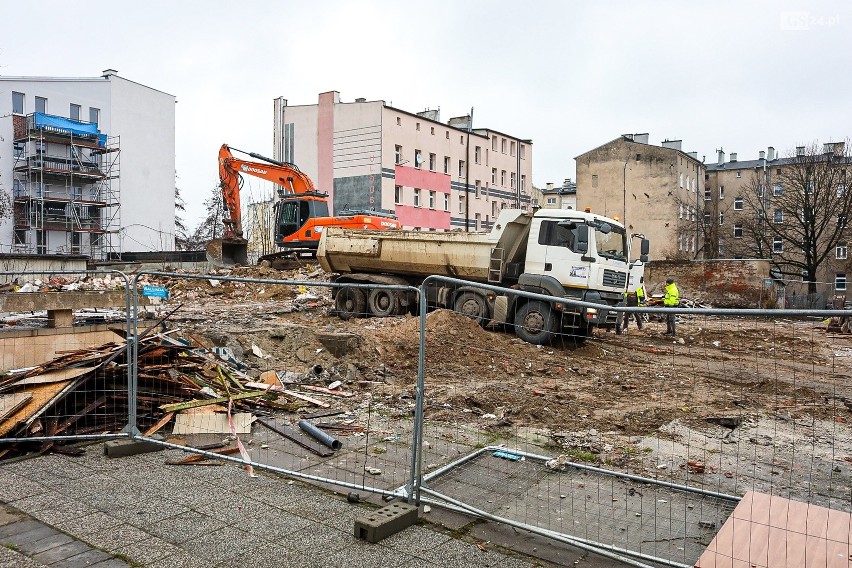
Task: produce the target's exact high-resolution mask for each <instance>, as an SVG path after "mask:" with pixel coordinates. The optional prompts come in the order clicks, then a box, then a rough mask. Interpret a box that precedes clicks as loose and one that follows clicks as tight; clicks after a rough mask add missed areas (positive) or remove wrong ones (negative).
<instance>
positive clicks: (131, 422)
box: [123, 274, 140, 438]
mask: <svg viewBox="0 0 852 568" xmlns="http://www.w3.org/2000/svg"><path fill="white" fill-rule="evenodd" d="M138 289H139V274H137V275H136V276H134V278H133V290H132V292H131V293H130V294H131V296H130V297H129V300H130V299H132V302H130V301H129V302H128V306H131V305H132V311H131V310H130V309H128V313H127V317H128V321H129V319H130V318H132V319H133V321H132V323H128V326H127V426H125V427H124V430H123V431H124V432H125V433H127V434H128V435H129V436H130V437H131V438H134V437H136V436H139V435H140V432H139V428H138V427H137V418H136V395H137V390H138V389H137V384H138V375H137V373H138V363H139V362H138V354H139V319H138V315H139V294H138Z"/></svg>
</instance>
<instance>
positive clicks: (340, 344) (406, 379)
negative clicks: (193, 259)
mask: <svg viewBox="0 0 852 568" xmlns="http://www.w3.org/2000/svg"><path fill="white" fill-rule="evenodd" d="M245 272H246V276H245V277H243V276H240V272H239V271H236V272H232V273H231V274H230V275H229V276H216V275H186V274H177V273H159V272H150V273H140V274H138V275H137V276H136V282H137V285H138V286H144V284H145V283H148V285H156V286H160V287H162V288H165V289H166V290H167V292H168V299H166V300H164V302H163V304H162V307H161V311H160V313H159V314H158V315H157V316H156V317H154V318H153V321H161V322H162V325H161V327H160V329H157V330H156V331H154V332H153V333H151V334H149V335H148V336H147V337H146V336H144V335H143V334H142V332H141V330H142V328H143V327H144V324H143V323H142V320H140V322H139V323H138V324H137V329H138V330H140V331H139V342H138V355H137V357H136V361H137V365H136V368H135V369H134V370H133V373H132V374H133V377H134V379H133V380H134V381H135V382H136V383H137V384H138V389H137V391H138V404H137V408H138V414H137V416H136V417H135V422H136V424H137V425H138V434H139V435H140V437H141V438H142V439H146V440H150V441H153V442H155V443H160V444H163V445H168V446H170V447H177V445H176V444H186V446H185V449H186V450H187V451H188V452H194V453H196V454H198V455H199V456H202V455H203V456H208V457H219V458H221V459H224V460H230V461H232V462H237V463H242V464H244V465H250V466H252V467H262V468H265V469H268V470H271V471H276V472H279V473H285V474H288V475H291V476H294V477H298V478H302V479H306V480H310V481H313V482H318V483H323V484H329V485H331V486H334V487H336V488H338V489H341V488H342V489H346V490H354V491H366V492H374V493H382V494H387V495H392V494H404V493H405V489H404V488H405V487H406V486H408V485H409V483H410V478H411V460H412V451H411V437H412V431H413V424H414V421H413V415H412V413H411V411H410V409H412V408H413V407H414V396H415V393H414V383H415V378H416V370H417V366H416V353H417V341H416V336H417V333H418V330H417V327H416V321H415V320H414V319H413V318H412V317H411V315H410V314H409V315H407V316H406V315H404V314H401V313H400V314H397V315H395V316H394V317H392V318H386V319H375V320H365V319H363V318H364V317H365V316H366V315H367V314H366V303H365V302H362V301H360V300H361V299H363V300H365V301H366V298H367V297H369V296H371V293H372V295H377V294H380V293H390V292H393V291H398V290H399V289H400V287H399V286H397V287H393V286H366V285H363V286H361V285H358V286H356V289H357V290H358V291H359V292H358V294H354V297H356V299H358V300H359V301H357V302H355V303H354V304H353V303H351V302H350V303H349V304H346V303H345V302H344V301H343V299H341V300H340V302H341V304H340V306H338V307H346V306H348V307H346V309H347V310H348V312H347V313H346V318H347V319H340V318H338V317H336V315H335V313H336V312H337V308H336V304H335V299H334V296H336V295H337V294H338V293H342V292H341V287H340V286H337V285H335V284H332V283H328V282H320V281H311V280H275V279H265V278H258V277H257V272H256V270H255V269H246V271H245ZM350 288H351V287H350ZM402 290H403V291H404V292H405V293H406V294H413V295H414V297H416V294H417V289H416V288H412V289H406V288H403V289H402ZM350 292H351V291H350ZM359 312H361V313H359ZM146 321H148V320H146ZM364 328H367V331H368V332H369V333H365V329H364ZM385 328H387V329H385ZM401 329H405V330H407V331H406V333H407V335H408V336H411V337H414V338H415V341H414V344H409V343H406V341H405V339H404V336H400V335H398V332H399V331H400V330H401ZM395 334H397V335H395ZM163 368H166V369H168V370H169V379H170V383H169V385H170V387H169V389H168V390H167V394H168V398H169V400H168V401H158V403H157V404H155V405H148V406H146V404H145V401H146V400H147V399H148V398H150V397H151V394H150V392H149V389H150V388H152V385H154V384H156V385H157V390H158V391H162V390H163V387H162V376H161V375H158V370H159V369H163ZM157 377H159V378H157ZM300 423H301V425H300ZM312 426H313V427H316V428H319V429H320V431H321V432H324V433H326V434H328V435H330V436H332V437H333V438H334V439H335V440H336V441H337V442H338V443H339V444H340V447H339V448H338V447H337V445H336V444H335V443H331V445H333V446H335V447H327V446H324V445H323V444H322V443H321V441H320V439H319V438H321V437H322V436H319V437H318V436H317V435H311V434H309V433H307V430H309V429H311V427H312ZM155 433H156V434H159V435H160V436H161V438H160V439H157V438H156V437H154V435H155ZM162 438H165V439H162ZM216 452H220V454H218V455H217V454H216ZM400 488H402V489H400ZM398 490H399V491H398Z"/></svg>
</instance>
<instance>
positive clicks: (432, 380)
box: [419, 279, 852, 566]
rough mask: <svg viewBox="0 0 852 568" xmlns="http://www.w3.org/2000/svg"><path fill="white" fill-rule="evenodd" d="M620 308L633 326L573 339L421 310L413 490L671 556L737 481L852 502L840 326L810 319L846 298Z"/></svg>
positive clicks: (711, 524) (677, 558)
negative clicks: (782, 305)
mask: <svg viewBox="0 0 852 568" xmlns="http://www.w3.org/2000/svg"><path fill="white" fill-rule="evenodd" d="M438 280H441V279H438ZM447 281H448V282H450V283H453V282H455V281H453V280H452V279H447ZM538 299H539V300H546V298H538ZM551 301H553V300H552V299H551ZM560 301H562V302H564V300H560ZM619 311H622V312H624V313H632V314H635V313H640V314H642V315H643V316H644V317H643V318H642V319H643V325H642V328H643V329H642V330H639V329H638V323H637V322H636V320H635V318H633V319H632V320H631V321H630V322H629V323H630V326H629V328H628V329H627V330H626V331H625V332H623V333H615V332H613V331H605V330H596V331H595V332H594V334H593V336H592V337H590V338H589V339H588V340H587V341H586V342H585V344H584V345H582V346H579V347H577V346H575V345H574V344H573V342H570V341H569V342H563V341H555V342H553V343H551V344H550V345H545V346H534V345H530V344H526V343H523V342H521V341H520V340H519V339H518V338H516V337H514V336H513V334H512V329H511V328H510V326H502V328H501V329H496V330H494V331H488V330H486V329H483V328H482V327H481V326H479V325H477V324H476V323H475V322H473V321H472V320H465V318H464V317H463V316H461V315H460V314H457V313H452V312H449V311H435V312H432V313H430V314H428V316H427V317H426V319H425V321H424V330H425V337H426V343H425V354H424V366H423V385H422V388H423V393H424V396H423V400H424V406H423V416H424V421H423V429H422V443H421V445H420V447H421V449H422V467H423V472H424V477H423V479H422V482H421V485H420V486H419V488H420V490H421V491H420V496H421V497H422V499H424V500H426V501H427V502H435V503H442V504H444V505H445V506H449V507H451V508H455V509H459V510H465V511H468V512H470V513H473V514H476V515H479V516H482V517H485V518H491V519H495V520H499V521H501V522H505V523H508V524H510V525H512V526H518V527H522V528H526V529H529V530H533V531H535V532H538V533H540V534H545V535H548V536H553V537H555V538H557V539H559V540H562V541H564V542H568V543H571V544H574V545H577V546H581V547H591V548H594V549H599V550H603V551H605V552H606V553H607V554H610V555H615V556H618V557H620V558H624V559H628V558H629V559H630V560H629V562H631V563H634V564H639V565H671V566H692V565H693V564H694V563H695V562H696V561H697V560H698V558H699V556H700V555H701V554H702V552H703V551H704V549H705V548H706V547H707V546H708V545H709V544H710V543H711V542H714V546H716V544H715V543H716V541H713V539H714V538H715V537H716V536H717V532H718V531H719V530H720V527H721V526H722V525H723V524H724V523H725V521H726V520H727V519H728V518H729V516H730V515H731V512H732V511H733V510H734V508H735V507H736V506H737V505H738V503H739V502H740V499H741V498H742V496H743V495H746V494H747V493H748V492H750V491H751V492H759V493H761V494H767V495H772V496H774V497H783V498H789V499H791V500H794V501H796V502H800V503H804V507H806V508H807V510H809V511H811V512H816V511H822V509H820V507H825V508H827V509H831V510H832V511H842V512H850V511H852V483H850V477H849V464H848V462H849V461H852V430H850V428H849V426H848V423H849V420H850V418H852V416H850V415H849V407H847V404H846V403H847V400H850V396H852V393H850V388H849V387H850V383H849V379H848V377H849V373H850V370H852V368H850V363H851V362H852V360H850V353H852V347H850V345H852V344H850V338H852V336H849V335H840V334H839V332H834V331H827V326H826V324H825V323H824V321H825V320H828V319H829V318H830V317H831V316H835V317H837V316H840V315H846V316H848V315H850V312H842V311H813V312H796V311H777V310H697V309H677V310H666V309H663V308H654V309H649V308H645V309H620V310H619ZM670 314H677V315H676V318H677V324H676V325H677V335H676V336H675V337H669V336H665V335H664V333H665V331H666V324H665V322H664V321H663V320H664V318H665V317H666V316H668V315H670ZM645 319H648V320H649V321H644V320H645ZM622 320H623V318H622ZM850 406H852V403H850ZM847 458H848V459H847ZM749 502H751V501H749ZM735 530H750V529H749V528H748V526H746V525H743V526H740V527H739V528H738V529H737V527H735ZM780 530H781V531H782V533H783V534H785V535H786V536H787V537H789V541H790V542H793V541H794V540H795V538H796V535H797V532H796V531H797V530H798V529H797V528H793V527H792V526H790V527H788V526H787V525H783V526H782V527H781V528H780ZM722 536H724V535H720V538H722ZM740 537H742V538H744V537H743V535H740ZM740 537H734V538H740ZM753 538H755V539H757V538H758V537H753ZM719 554H720V556H722V557H726V558H727V560H728V561H730V560H731V557H732V556H733V554H734V552H733V551H731V550H730V548H729V549H728V551H727V552H725V551H721V552H720V553H719ZM726 555H727V556H726Z"/></svg>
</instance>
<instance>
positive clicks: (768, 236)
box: [743, 141, 852, 293]
mask: <svg viewBox="0 0 852 568" xmlns="http://www.w3.org/2000/svg"><path fill="white" fill-rule="evenodd" d="M849 152H850V149H849V143H848V141H847V142H846V143H843V142H839V143H830V144H825V145H819V144H818V143H814V144H812V145H810V146H800V147H799V148H797V149H796V152H795V153H793V154H791V155H790V156H789V157H788V158H785V159H784V160H783V161H782V164H781V166H780V172H779V171H776V172H775V175H772V171H771V169H758V170H756V171H755V174H754V176H753V178H752V180H750V182H749V183H748V184H747V185H746V186H745V189H744V195H743V200H744V202H745V206H746V210H747V211H748V212H749V215H747V216H745V218H744V222H743V242H744V246H745V247H746V248H747V249H748V252H749V253H750V255H751V256H754V257H757V258H768V259H770V261H771V263H772V265H773V267H774V268H775V269H777V270H778V271H779V272H780V273H781V274H783V275H785V276H790V277H794V278H799V277H802V278H804V279H806V280H807V282H808V283H809V284H808V293H815V292H816V291H817V290H816V282H817V272H818V270H819V268H820V266H821V265H822V264H823V263H824V262H825V261H826V260H827V259H828V258H830V255H832V254H833V253H834V251H835V247H836V246H837V245H838V243H839V242H840V240H841V238H843V234H844V229H845V228H846V225H847V222H848V219H849V217H850V215H852V191H850V190H849V189H850V188H849V187H848V177H847V175H848V174H847V170H848V169H849V167H850V165H852V160H850V153H849ZM773 168H776V166H773Z"/></svg>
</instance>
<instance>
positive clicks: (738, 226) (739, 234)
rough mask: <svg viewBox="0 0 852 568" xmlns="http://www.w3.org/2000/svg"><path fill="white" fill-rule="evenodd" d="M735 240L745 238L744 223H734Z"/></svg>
mask: <svg viewBox="0 0 852 568" xmlns="http://www.w3.org/2000/svg"><path fill="white" fill-rule="evenodd" d="M734 238H735V239H741V238H743V224H742V223H734Z"/></svg>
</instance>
